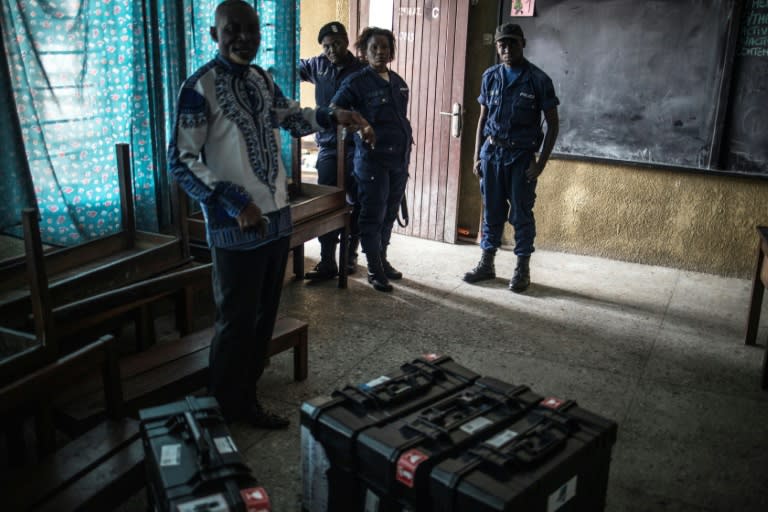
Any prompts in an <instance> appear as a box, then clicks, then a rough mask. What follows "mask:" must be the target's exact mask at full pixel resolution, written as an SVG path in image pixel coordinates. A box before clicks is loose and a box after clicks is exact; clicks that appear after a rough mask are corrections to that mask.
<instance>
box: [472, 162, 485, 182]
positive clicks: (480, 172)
mask: <svg viewBox="0 0 768 512" xmlns="http://www.w3.org/2000/svg"><path fill="white" fill-rule="evenodd" d="M472 173H473V174H474V175H475V176H477V177H478V178H482V177H483V169H482V167H480V160H475V165H474V167H472Z"/></svg>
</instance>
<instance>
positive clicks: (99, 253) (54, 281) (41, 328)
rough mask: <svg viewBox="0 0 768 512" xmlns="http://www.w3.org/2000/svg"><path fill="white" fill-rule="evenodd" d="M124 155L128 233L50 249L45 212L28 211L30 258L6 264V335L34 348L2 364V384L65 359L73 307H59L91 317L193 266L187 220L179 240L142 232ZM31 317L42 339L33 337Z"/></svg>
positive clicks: (1, 288)
mask: <svg viewBox="0 0 768 512" xmlns="http://www.w3.org/2000/svg"><path fill="white" fill-rule="evenodd" d="M116 154H117V172H118V178H119V183H120V198H121V215H122V229H121V230H120V232H118V233H115V234H113V235H109V236H106V237H102V238H99V239H96V240H92V241H90V242H86V243H84V244H81V245H78V246H75V247H69V248H64V249H61V248H53V249H45V248H44V246H43V244H42V241H41V236H40V229H39V225H38V223H37V212H36V211H34V210H31V211H29V212H26V213H24V214H23V215H24V231H25V232H24V247H25V255H24V256H21V257H16V258H9V259H6V260H3V261H0V319H2V322H1V323H2V326H0V335H3V336H4V337H5V338H6V339H10V340H13V341H16V342H18V341H19V340H20V341H21V342H22V343H20V345H23V346H28V347H29V348H28V349H26V350H22V351H20V352H19V353H18V354H16V355H13V356H10V357H8V358H6V359H3V360H2V361H0V382H3V381H5V382H7V381H9V380H12V379H13V378H15V377H18V376H20V375H24V374H25V373H28V372H29V371H31V370H32V369H34V368H37V367H39V366H40V365H41V364H47V363H49V362H51V361H53V360H54V359H55V358H56V357H59V356H60V355H61V347H60V346H59V345H58V339H57V338H58V335H57V333H56V330H55V327H54V316H58V317H59V318H60V319H62V318H63V317H62V314H64V316H67V315H66V314H65V313H66V311H67V310H66V309H65V310H64V311H63V312H58V311H57V309H58V308H60V307H65V308H66V306H70V309H69V312H70V313H72V312H73V311H79V312H83V311H85V310H86V309H88V308H85V309H83V306H84V304H85V303H87V302H88V301H89V299H92V298H93V297H94V296H99V295H100V294H104V293H115V292H116V291H118V290H121V289H123V288H125V287H128V286H130V285H132V284H135V283H137V282H140V281H144V280H147V279H149V278H152V277H156V276H158V275H161V274H163V273H165V272H168V271H170V270H173V269H178V268H180V267H184V266H185V265H189V264H190V262H191V257H190V255H189V243H188V235H187V231H186V226H185V225H184V223H181V222H178V221H177V222H176V225H175V234H173V235H164V234H158V233H149V232H144V231H139V230H137V229H136V222H135V217H134V203H133V186H132V177H131V171H130V150H129V147H128V145H127V144H117V145H116ZM175 203H176V204H177V212H176V218H177V219H181V218H185V217H186V211H185V210H184V206H185V205H184V203H183V202H181V201H175ZM186 299H189V298H188V297H186ZM91 303H93V301H91ZM72 305H79V309H78V308H75V309H72ZM92 305H94V306H95V310H99V309H101V310H103V309H104V308H100V305H99V304H92ZM187 309H188V308H187ZM46 311H47V312H46ZM101 312H103V311H101ZM112 313H114V314H115V315H116V314H117V312H116V311H113V312H112ZM70 316H74V315H70ZM30 317H31V319H32V323H33V324H34V331H35V334H34V335H33V334H30V333H29V332H28V331H29V324H30ZM70 320H77V319H76V318H70ZM85 320H86V319H85V318H84V319H83V321H85ZM141 320H146V319H145V318H142V319H141ZM137 321H138V320H137ZM70 323H71V322H70ZM71 327H73V328H74V327H76V325H74V324H73V326H71ZM25 331H26V332H25Z"/></svg>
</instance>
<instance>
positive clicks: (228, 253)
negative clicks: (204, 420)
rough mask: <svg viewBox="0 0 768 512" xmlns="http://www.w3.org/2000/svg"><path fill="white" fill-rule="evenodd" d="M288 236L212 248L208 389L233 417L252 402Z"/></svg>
mask: <svg viewBox="0 0 768 512" xmlns="http://www.w3.org/2000/svg"><path fill="white" fill-rule="evenodd" d="M289 245H290V237H284V238H281V239H278V240H275V241H273V242H270V243H268V244H266V245H263V246H260V247H258V248H256V249H251V250H246V251H233V250H228V249H219V248H215V247H214V248H212V249H211V255H212V257H213V295H214V301H215V303H216V334H215V335H214V337H213V340H212V341H211V352H210V360H209V361H210V363H209V364H210V383H209V391H210V393H211V394H212V395H213V396H215V397H216V399H217V400H218V402H219V405H220V406H221V409H222V412H223V413H224V414H225V415H227V416H237V415H239V414H241V413H243V412H244V411H245V409H246V408H247V407H248V406H249V405H251V404H252V403H253V402H254V401H255V400H256V382H257V381H258V380H259V377H261V374H262V373H263V372H264V365H265V362H266V357H267V350H268V348H269V342H270V340H271V339H272V331H273V330H274V328H275V320H276V319H277V309H278V306H279V304H280V293H281V291H282V287H283V278H284V276H285V266H286V262H287V260H288V250H289Z"/></svg>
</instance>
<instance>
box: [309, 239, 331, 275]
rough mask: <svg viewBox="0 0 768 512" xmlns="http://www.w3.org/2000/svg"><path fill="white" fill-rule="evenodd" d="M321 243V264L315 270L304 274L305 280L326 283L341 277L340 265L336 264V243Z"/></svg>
mask: <svg viewBox="0 0 768 512" xmlns="http://www.w3.org/2000/svg"><path fill="white" fill-rule="evenodd" d="M320 243H321V245H320V263H318V264H317V265H315V269H314V270H310V271H309V272H307V273H306V274H304V278H305V279H311V280H312V281H324V280H326V279H333V278H334V277H336V276H337V275H339V265H338V264H337V263H336V243H335V242H330V243H329V242H324V241H323V242H320Z"/></svg>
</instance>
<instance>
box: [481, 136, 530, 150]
mask: <svg viewBox="0 0 768 512" xmlns="http://www.w3.org/2000/svg"><path fill="white" fill-rule="evenodd" d="M488 142H489V143H490V144H492V145H494V146H499V147H500V148H504V149H518V148H525V146H523V145H522V144H517V143H515V141H513V140H507V139H499V138H496V137H494V136H493V135H489V136H488Z"/></svg>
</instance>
